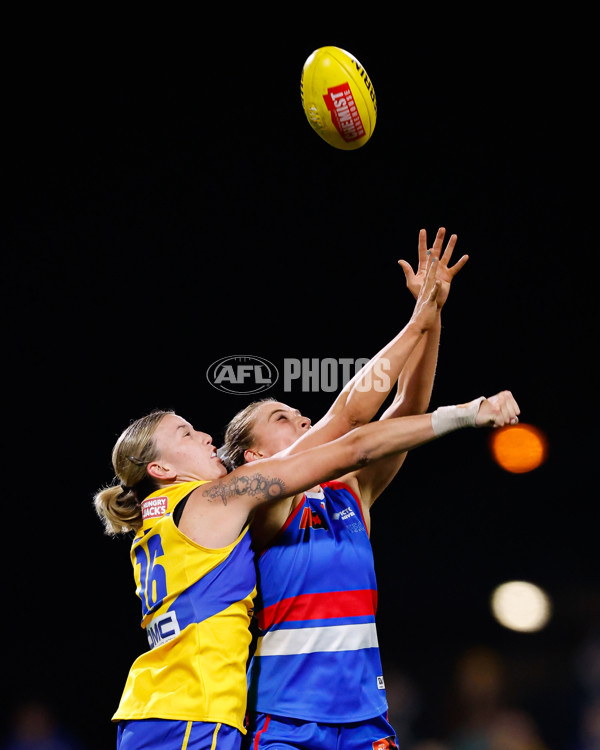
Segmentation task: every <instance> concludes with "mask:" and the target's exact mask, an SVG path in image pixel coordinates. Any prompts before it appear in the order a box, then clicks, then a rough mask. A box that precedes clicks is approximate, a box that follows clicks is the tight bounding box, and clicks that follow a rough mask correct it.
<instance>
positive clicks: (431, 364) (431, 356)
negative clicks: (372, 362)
mask: <svg viewBox="0 0 600 750" xmlns="http://www.w3.org/2000/svg"><path fill="white" fill-rule="evenodd" d="M441 327H442V325H441V317H440V316H439V315H438V319H437V321H436V323H435V325H434V326H432V328H431V329H430V330H429V331H427V332H426V333H425V335H424V336H423V337H422V339H421V340H420V341H419V343H418V344H417V346H416V347H415V348H414V350H413V351H412V353H411V355H410V357H409V358H408V361H407V363H406V365H405V366H404V367H403V368H402V370H401V372H400V376H399V377H398V383H397V388H396V394H395V396H394V400H393V401H392V403H391V404H390V405H389V407H388V408H387V409H386V411H385V412H384V414H383V415H382V419H390V418H393V417H402V416H407V415H409V414H424V413H425V412H426V411H427V409H428V408H429V403H430V401H431V394H432V392H433V383H434V381H435V373H436V368H437V362H438V352H439V345H440V333H441Z"/></svg>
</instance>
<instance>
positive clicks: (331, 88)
mask: <svg viewBox="0 0 600 750" xmlns="http://www.w3.org/2000/svg"><path fill="white" fill-rule="evenodd" d="M300 95H301V98H302V107H303V109H304V114H305V115H306V119H307V120H308V122H309V123H310V125H311V127H312V128H313V129H314V130H315V131H316V132H317V133H318V134H319V135H320V136H321V138H322V139H323V140H324V141H327V143H329V144H330V145H331V146H334V148H339V149H343V150H344V151H351V150H353V149H357V148H360V147H361V146H364V145H365V143H366V142H367V141H368V140H369V138H370V137H371V136H372V135H373V130H374V129H375V122H376V120H377V99H376V98H375V89H374V88H373V83H372V81H371V79H370V78H369V76H368V75H367V71H366V70H365V69H364V68H363V66H362V65H361V64H360V63H359V61H358V60H357V59H356V58H355V57H354V55H351V54H350V53H349V52H346V51H345V50H343V49H340V48H339V47H319V49H316V50H315V51H314V52H313V53H312V54H311V55H309V56H308V58H307V60H306V62H305V63H304V67H303V68H302V76H301V78H300Z"/></svg>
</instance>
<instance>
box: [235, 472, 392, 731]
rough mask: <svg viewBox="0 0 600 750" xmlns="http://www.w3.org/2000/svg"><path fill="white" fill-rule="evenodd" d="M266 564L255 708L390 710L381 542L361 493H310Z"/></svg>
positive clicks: (348, 716)
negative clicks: (383, 653)
mask: <svg viewBox="0 0 600 750" xmlns="http://www.w3.org/2000/svg"><path fill="white" fill-rule="evenodd" d="M257 565H258V578H259V583H258V592H259V593H258V596H257V598H256V600H255V611H256V615H257V619H258V626H259V634H258V640H257V645H256V652H255V654H254V657H253V659H252V662H251V664H250V668H249V671H248V690H249V695H248V709H249V710H250V711H260V712H262V713H267V714H274V715H279V716H287V717H291V718H297V719H304V720H307V721H317V722H328V723H346V722H353V721H361V720H364V719H369V718H372V717H374V716H379V715H380V714H383V713H384V712H385V711H386V710H387V700H386V694H385V687H384V682H383V674H382V668H381V658H380V655H379V644H378V641H377V631H376V628H375V612H376V609H377V583H376V577H375V565H374V560H373V550H372V548H371V543H370V541H369V538H368V534H367V530H366V527H365V522H364V518H363V516H362V511H361V508H360V502H359V501H358V499H357V498H356V496H355V495H354V494H353V492H352V491H351V490H350V489H349V488H348V487H347V486H346V485H344V484H341V483H339V482H329V483H327V484H324V485H323V486H322V492H319V493H306V494H305V496H304V498H303V501H302V502H301V503H300V504H299V505H298V507H297V508H296V509H295V511H294V512H293V514H292V515H291V516H290V517H289V518H288V520H287V522H286V524H285V525H284V527H283V528H282V530H281V531H280V533H279V535H278V536H277V537H276V538H275V539H274V541H273V542H272V543H271V545H270V546H269V547H268V548H267V549H266V550H265V551H264V552H263V553H262V555H261V556H260V557H259V559H258V561H257Z"/></svg>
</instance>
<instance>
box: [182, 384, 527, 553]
mask: <svg viewBox="0 0 600 750" xmlns="http://www.w3.org/2000/svg"><path fill="white" fill-rule="evenodd" d="M499 397H502V400H501V405H500V406H499V405H498V399H499ZM518 414H519V407H518V405H517V403H516V401H515V400H514V399H513V397H512V395H511V394H510V393H509V392H508V391H507V392H503V394H498V396H495V397H493V398H491V399H489V400H488V399H475V401H472V402H470V403H468V404H463V405H461V406H452V407H442V408H441V409H437V410H436V411H435V412H434V413H433V414H419V415H415V416H410V417H402V418H397V419H387V420H385V421H377V422H371V423H370V424H367V425H364V426H363V427H359V428H358V429H356V430H352V431H351V432H350V433H349V434H347V435H345V436H343V437H341V438H339V439H337V440H334V441H332V442H329V443H326V444H325V445H321V446H316V447H313V448H310V449H308V450H306V451H303V452H301V453H291V452H288V451H282V452H281V453H278V454H277V455H275V456H272V457H270V458H264V459H260V460H258V461H253V462H252V463H250V464H244V465H243V466H241V467H239V468H238V469H235V470H234V471H233V472H231V473H230V474H228V475H227V476H226V477H223V478H222V479H220V480H218V481H215V482H210V483H208V484H203V485H201V486H200V487H198V488H197V489H196V490H194V492H193V493H192V495H191V496H190V499H189V501H188V503H187V505H186V509H185V511H184V514H183V516H182V519H181V523H180V526H179V528H180V529H181V531H182V532H183V533H184V534H187V535H188V536H190V537H191V538H192V539H193V540H194V541H196V542H197V543H198V544H202V545H204V546H207V547H225V546H227V545H229V544H231V543H233V542H234V541H235V540H236V539H237V537H238V535H239V534H240V531H241V529H242V528H243V527H244V525H245V524H246V523H247V521H248V520H249V518H250V517H251V515H252V512H253V511H254V510H255V509H256V508H257V507H259V506H260V505H262V504H265V503H268V502H273V501H277V500H281V499H283V498H286V497H291V496H293V495H296V494H298V493H300V492H304V491H305V490H307V489H309V488H310V487H313V486H315V485H316V484H320V483H321V482H326V481H329V480H331V479H334V478H337V477H339V476H341V475H343V474H344V473H346V472H348V471H352V470H356V469H358V468H360V467H363V466H366V465H368V464H370V463H372V462H375V461H378V460H381V459H384V458H387V457H389V456H391V455H393V454H395V453H399V452H402V451H407V450H411V449H413V448H416V447H418V446H420V445H423V444H424V443H427V442H429V441H431V440H433V439H435V438H436V437H441V436H442V435H445V434H447V433H449V432H452V431H453V430H457V429H460V428H462V427H468V426H482V425H487V426H493V427H494V426H498V427H499V426H503V425H505V424H510V423H514V422H515V421H517V416H518Z"/></svg>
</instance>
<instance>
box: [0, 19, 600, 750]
mask: <svg viewBox="0 0 600 750" xmlns="http://www.w3.org/2000/svg"><path fill="white" fill-rule="evenodd" d="M212 13H213V15H212V16H205V17H202V18H201V19H197V18H195V17H192V16H190V17H186V16H185V15H183V14H182V15H180V16H178V17H176V15H175V13H172V14H171V15H169V16H168V17H163V16H159V15H156V16H153V17H147V16H146V17H144V18H127V19H124V18H122V17H117V16H116V15H114V16H112V15H111V16H110V17H109V16H108V15H107V14H106V11H105V14H104V15H101V14H100V13H98V16H97V17H92V16H91V15H90V17H86V18H85V19H84V18H82V17H81V16H72V15H70V16H67V14H65V17H64V18H61V17H57V16H56V15H53V16H52V17H48V18H42V17H39V16H37V17H36V19H35V23H34V24H33V23H32V22H31V19H19V20H18V21H16V22H15V24H14V27H12V29H10V30H9V35H10V36H11V37H12V38H11V46H10V50H11V52H10V53H9V55H8V58H7V62H6V66H5V83H6V85H5V90H4V97H5V105H6V106H5V119H6V120H7V122H8V125H9V135H8V136H7V137H6V138H5V149H6V154H7V167H8V169H7V171H6V174H7V176H8V188H9V190H8V195H7V199H6V202H5V207H6V208H8V212H7V219H6V223H5V229H6V230H7V238H8V241H7V242H6V244H5V249H4V263H3V265H4V271H5V273H4V281H5V289H4V292H3V303H4V307H5V324H4V326H3V329H4V353H5V375H6V376H7V387H6V390H5V401H6V403H5V414H6V421H5V425H6V431H7V433H8V445H7V446H6V447H5V458H6V459H7V461H8V464H9V466H10V469H9V471H8V474H5V488H4V491H5V496H6V497H5V508H6V515H5V539H6V542H7V549H8V550H10V554H7V558H5V570H6V571H7V574H6V578H5V584H7V586H8V596H7V597H6V598H5V612H4V617H3V619H4V624H3V631H4V651H5V659H4V661H5V665H6V670H5V671H4V674H5V678H4V683H5V687H6V688H7V689H8V696H7V699H6V700H5V701H4V702H3V717H2V721H3V724H2V728H3V730H4V731H6V730H7V728H8V725H9V723H10V720H11V717H12V712H13V711H14V709H15V707H16V706H17V705H18V704H19V703H20V702H21V701H23V700H25V699H27V698H29V697H41V698H42V700H44V701H46V702H48V703H49V704H50V705H51V706H52V708H53V710H55V711H56V714H57V716H59V717H60V719H61V720H62V721H63V722H64V723H65V724H66V725H68V726H69V727H70V728H72V729H73V730H74V731H75V732H77V733H78V734H79V736H80V737H82V738H83V739H84V740H85V742H86V747H87V748H89V750H95V749H96V748H106V747H112V746H113V738H114V731H115V730H114V728H113V727H112V726H111V724H110V716H111V714H112V713H113V711H114V710H115V708H116V706H117V703H118V700H119V697H120V692H121V689H122V686H123V683H124V680H125V677H126V673H127V670H128V668H129V666H130V663H131V662H132V661H133V659H134V658H135V656H136V655H137V653H138V652H139V651H140V650H141V649H142V648H144V647H145V639H144V636H143V634H142V632H141V630H139V628H137V623H138V621H139V612H138V605H137V600H136V597H135V594H134V586H133V581H132V576H131V570H130V564H129V559H128V547H129V540H128V539H120V540H112V539H108V538H107V537H104V536H103V534H102V529H101V526H100V523H99V521H98V520H97V518H96V517H95V515H94V512H93V508H92V504H91V503H92V497H93V494H94V492H95V491H96V490H97V489H98V488H99V487H100V486H102V485H103V484H105V483H108V482H110V481H111V480H112V470H111V465H110V452H111V449H112V446H113V444H114V441H115V439H116V437H117V436H118V435H119V434H120V432H121V431H122V429H123V428H124V427H125V426H126V425H127V424H128V422H129V421H130V420H131V419H133V418H136V417H138V416H141V415H142V414H144V413H146V412H147V411H149V410H151V409H153V408H155V407H162V408H173V409H175V410H176V411H178V412H179V413H181V414H183V415H184V416H186V417H187V418H188V419H190V420H191V421H192V422H193V423H194V424H195V425H196V426H197V427H198V428H200V429H203V430H206V431H208V432H210V433H211V434H212V435H213V436H214V438H215V443H219V440H220V438H221V437H222V434H223V429H224V427H225V425H226V423H227V421H228V420H229V419H230V418H231V417H232V416H233V414H234V413H235V412H236V411H237V410H238V409H239V408H240V407H241V406H243V405H244V404H245V403H246V399H244V398H243V397H238V396H232V395H225V394H221V393H219V392H218V391H216V390H215V389H213V388H212V387H211V386H210V385H209V383H208V382H207V379H206V371H207V368H208V367H209V365H210V364H211V363H212V362H214V361H215V360H217V359H219V358H220V357H223V356H226V355H243V354H250V355H257V356H262V357H264V358H266V359H268V360H269V361H270V362H272V363H274V364H275V365H276V366H277V367H281V365H282V363H283V361H284V359H285V358H290V357H296V358H302V357H311V358H312V357H314V358H323V357H334V358H341V357H351V358H359V357H368V356H371V355H372V354H374V353H375V352H376V351H377V350H378V349H379V348H380V347H381V346H382V345H383V344H385V343H386V342H387V341H388V340H389V339H390V338H391V337H392V336H393V335H395V333H396V332H397V331H398V330H399V329H400V328H401V327H402V326H403V325H404V324H405V323H406V321H407V319H408V317H409V315H410V312H411V309H412V301H411V298H410V295H409V293H408V291H407V290H406V289H405V286H404V276H403V274H402V271H401V270H400V268H399V267H398V266H397V260H398V258H401V257H403V258H406V259H408V260H409V261H411V262H413V263H415V262H416V250H417V235H418V231H419V229H420V228H421V227H424V228H426V229H427V231H428V234H429V237H430V238H433V237H434V235H435V232H436V230H437V228H438V227H439V226H445V227H447V229H448V232H449V233H450V232H456V233H457V234H458V237H459V241H458V246H457V250H456V256H455V257H456V258H458V257H459V256H460V255H461V254H462V253H465V252H466V253H468V254H469V255H470V260H469V262H468V264H467V266H466V267H465V269H464V270H463V271H462V272H461V274H460V276H459V277H458V278H457V279H456V281H455V283H454V286H453V289H452V293H451V298H450V300H449V302H448V304H447V306H446V308H445V310H444V320H443V322H444V330H443V336H442V344H441V348H440V360H439V367H438V373H437V379H436V385H435V392H434V397H433V401H432V408H434V407H435V406H437V405H440V404H444V403H456V402H459V401H464V400H467V399H470V398H473V397H475V396H477V395H480V394H488V395H489V394H492V393H495V392H497V391H498V390H500V389H503V388H509V389H511V390H512V391H513V393H514V394H515V396H516V397H517V399H518V401H519V403H520V405H521V409H522V420H523V421H525V422H529V423H531V424H534V425H536V426H538V427H539V428H541V429H542V430H543V431H544V432H545V433H546V435H547V437H548V441H549V448H550V451H549V457H548V460H547V461H546V463H545V464H544V465H543V466H542V467H541V468H539V469H537V470H536V471H534V472H532V473H530V474H526V475H510V474H507V473H506V472H503V471H502V470H501V469H500V468H499V467H497V466H496V465H495V464H494V463H493V461H492V460H491V457H490V454H489V450H488V443H487V435H486V434H484V433H482V432H475V431H471V432H462V433H458V434H455V435H452V436H450V437H448V438H446V439H444V440H443V441H440V442H439V443H435V444H432V445H430V446H427V447H425V448H423V449H421V450H419V451H417V452H415V454H414V455H412V456H410V457H409V459H408V461H407V462H406V464H405V467H404V468H403V469H402V472H401V473H400V475H399V477H398V478H397V479H396V480H395V481H394V483H393V484H392V486H391V487H390V488H389V489H388V490H387V491H386V493H385V495H384V496H383V497H382V498H381V499H380V501H379V503H378V505H377V506H376V508H375V510H374V513H373V534H372V540H373V547H374V552H375V557H376V564H377V570H378V577H379V584H380V605H379V616H378V620H379V633H380V640H381V647H382V654H383V659H384V664H385V667H386V669H389V671H390V674H391V673H392V670H396V669H397V670H399V671H400V673H401V674H402V676H403V679H405V680H407V681H408V683H410V684H411V685H412V688H413V690H414V692H413V693H412V695H413V698H412V700H413V703H414V702H415V701H416V708H415V707H413V709H412V712H413V713H412V714H411V717H410V721H411V722H412V731H413V733H414V735H415V737H417V738H419V739H422V738H425V737H437V738H438V739H442V738H443V737H444V733H445V732H446V731H447V723H446V722H447V704H448V696H449V695H451V685H452V680H453V679H454V668H455V665H456V661H457V659H458V657H459V655H460V654H461V653H463V652H464V650H465V649H467V648H469V647H471V646H473V645H478V644H483V645H486V646H489V647H491V648H493V649H494V650H495V651H496V652H497V653H498V654H499V655H500V657H501V659H502V660H503V661H504V663H505V664H506V665H507V669H508V673H509V692H510V700H511V701H512V702H514V703H515V704H517V705H519V706H521V707H523V708H524V709H526V710H527V711H528V712H530V713H531V714H532V715H533V716H534V718H535V720H536V722H537V723H538V725H539V726H540V729H541V731H542V732H543V736H544V739H545V741H546V743H547V745H548V747H549V748H550V750H562V749H563V748H574V747H575V745H574V744H573V743H574V739H575V736H576V733H577V726H578V723H579V722H580V720H581V713H582V710H583V706H584V704H585V700H586V695H585V694H584V692H583V686H582V680H581V674H580V672H579V671H578V669H579V667H578V665H579V663H580V656H581V653H582V650H583V649H584V647H585V645H586V644H587V642H588V639H590V638H592V637H593V636H594V635H595V633H596V631H597V629H598V626H599V625H600V622H599V619H600V618H599V611H600V602H599V596H598V584H599V573H598V568H597V510H596V503H595V502H594V501H595V493H594V491H593V490H592V488H591V486H590V485H591V482H592V481H593V478H594V474H595V470H594V462H595V455H594V454H593V452H592V451H593V449H594V447H595V441H594V442H592V441H593V439H594V438H593V435H594V429H593V423H594V420H593V414H592V413H590V412H591V407H592V405H593V404H595V389H594V387H593V386H594V383H593V381H592V378H593V377H594V375H595V372H596V371H595V369H594V368H593V366H592V361H593V359H594V350H595V346H594V343H595V340H594V339H593V338H592V314H593V312H595V307H596V305H595V285H594V277H595V274H596V264H597V261H596V247H595V244H593V239H594V237H593V231H594V230H595V226H594V214H593V210H594V207H595V206H594V205H593V201H592V192H591V186H590V178H591V176H592V174H593V166H592V153H593V151H592V138H591V134H592V122H593V118H592V116H591V113H590V105H591V102H592V99H593V96H592V92H591V88H590V85H591V84H590V81H591V74H590V68H589V54H588V53H589V43H588V42H587V41H586V39H585V34H586V30H587V28H588V27H589V24H590V21H589V19H587V18H586V17H584V16H582V17H577V16H575V15H574V14H571V15H569V16H565V15H564V14H563V15H556V16H551V15H549V14H548V13H546V14H545V15H541V16H536V17H534V16H531V17H529V18H524V17H522V16H521V15H520V14H519V13H518V11H514V10H513V11H511V13H510V14H509V13H508V11H507V10H506V9H505V10H504V11H503V14H502V15H501V14H500V13H499V12H497V13H495V14H493V15H490V16H488V17H486V19H485V20H484V19H483V18H482V17H479V16H478V15H477V14H472V13H471V14H466V13H465V14H464V16H463V15H457V14H456V13H454V14H450V13H448V14H447V15H440V13H439V12H437V13H434V12H433V11H431V10H430V9H427V10H423V11H420V12H418V11H416V10H413V11H411V14H409V15H405V14H404V12H402V13H401V14H400V17H399V19H396V20H394V21H392V20H391V19H390V17H389V15H388V14H387V13H384V12H378V10H377V7H376V6H375V7H374V8H372V9H364V15H358V14H357V13H352V14H350V15H351V16H352V17H351V18H349V19H348V18H347V19H340V17H339V16H340V14H337V17H336V14H334V13H332V14H331V15H332V16H334V18H333V20H332V19H329V18H326V17H325V16H326V15H327V14H326V13H323V14H322V15H321V16H315V17H311V18H308V13H309V12H308V10H307V9H295V10H294V14H293V15H292V13H291V12H288V11H286V13H288V15H286V14H285V13H284V14H283V15H282V16H281V17H280V16H277V15H273V14H271V13H269V14H267V13H264V14H261V13H258V14H257V13H252V12H248V13H247V14H246V15H243V14H240V13H239V11H235V12H234V11H233V10H231V9H229V10H227V9H224V10H223V11H222V12H218V11H214V10H213V11H212ZM310 13H311V14H312V11H310ZM296 14H297V15H296ZM326 44H335V45H338V46H340V47H342V48H344V49H347V50H349V51H350V52H352V53H353V54H355V55H356V56H357V57H358V59H359V60H360V61H361V62H362V64H363V65H364V67H365V68H366V70H367V72H368V74H369V75H370V77H371V79H372V81H373V83H374V86H375V91H376V94H377V99H378V120H377V125H376V129H375V132H374V135H373V137H372V139H371V140H370V142H369V143H368V144H366V146H364V147H363V148H361V149H360V150H358V151H355V152H342V151H338V150H336V149H333V148H332V147H330V146H328V145H327V144H326V143H325V142H324V141H322V140H321V139H320V138H319V137H318V136H317V135H316V134H315V133H314V132H313V131H312V130H311V128H310V127H309V125H308V123H307V121H306V119H305V117H304V114H303V112H302V109H301V105H300V93H299V80H300V71H301V68H302V65H303V63H304V60H305V59H306V57H307V56H308V55H309V54H310V53H311V52H312V51H313V50H314V49H316V48H317V47H319V46H322V45H326ZM269 395H275V396H276V397H278V398H281V399H282V400H285V401H287V402H289V403H292V404H293V405H294V406H297V407H298V408H300V409H301V410H302V411H303V412H304V413H306V414H307V415H308V416H310V417H311V418H312V419H313V420H315V419H317V418H318V417H320V416H321V415H322V414H323V413H324V412H325V410H326V409H327V407H328V405H329V403H330V402H331V400H332V397H333V396H332V394H327V393H302V392H301V390H299V389H297V390H295V391H293V392H292V393H282V392H281V391H277V389H276V388H275V389H274V390H273V391H272V392H269ZM508 578H524V579H527V580H531V581H533V582H535V583H538V584H539V585H541V586H543V587H544V588H545V589H546V591H547V592H548V593H549V594H550V596H551V597H552V599H553V603H554V612H553V618H552V619H551V621H550V623H549V625H548V627H547V628H546V629H545V630H544V631H542V632H541V633H538V634H528V635H525V634H516V633H513V632H510V631H507V630H506V629H504V628H501V626H499V625H498V624H496V623H495V621H494V620H493V619H492V617H491V615H490V612H489V603H488V600H489V595H490V592H491V590H492V588H493V587H494V586H495V585H497V584H498V583H500V582H502V581H504V580H506V579H508ZM138 631H139V632H138ZM415 695H417V696H418V698H416V699H415V697H414V696H415ZM397 710H398V709H397ZM407 711H408V709H407Z"/></svg>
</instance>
